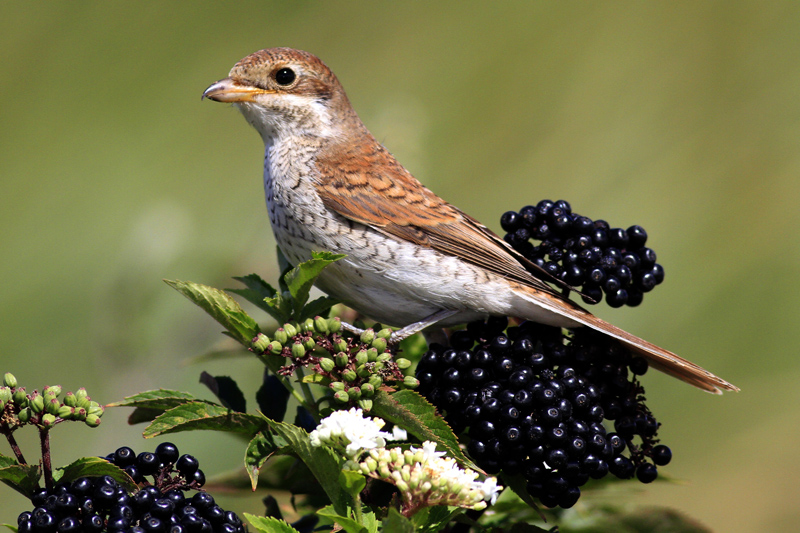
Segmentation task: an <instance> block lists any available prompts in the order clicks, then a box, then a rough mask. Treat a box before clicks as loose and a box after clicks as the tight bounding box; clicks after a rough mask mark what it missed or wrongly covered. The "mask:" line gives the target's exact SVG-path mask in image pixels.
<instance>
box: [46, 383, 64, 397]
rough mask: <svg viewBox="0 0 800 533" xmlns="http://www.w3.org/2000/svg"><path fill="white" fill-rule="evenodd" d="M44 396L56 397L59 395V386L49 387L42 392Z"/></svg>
mask: <svg viewBox="0 0 800 533" xmlns="http://www.w3.org/2000/svg"><path fill="white" fill-rule="evenodd" d="M42 394H44V395H45V396H58V395H59V394H61V385H50V386H49V387H45V388H44V389H43V390H42Z"/></svg>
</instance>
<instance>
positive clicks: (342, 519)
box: [317, 505, 390, 533]
mask: <svg viewBox="0 0 800 533" xmlns="http://www.w3.org/2000/svg"><path fill="white" fill-rule="evenodd" d="M317 514H318V515H319V516H324V517H325V518H328V519H329V520H333V521H334V522H335V523H336V524H338V525H340V526H341V527H342V529H343V530H344V531H347V533H363V532H367V531H368V530H367V528H366V527H365V526H364V525H362V524H359V523H358V522H356V521H355V520H353V519H352V518H348V517H346V516H343V515H342V514H340V513H337V512H336V511H335V510H334V509H333V507H331V506H330V505H329V506H327V507H323V508H322V509H320V510H319V511H317ZM386 531H387V532H388V531H390V530H386Z"/></svg>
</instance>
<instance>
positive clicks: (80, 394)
mask: <svg viewBox="0 0 800 533" xmlns="http://www.w3.org/2000/svg"><path fill="white" fill-rule="evenodd" d="M75 396H77V397H78V399H81V398H86V397H88V396H89V394H88V393H87V392H86V389H84V388H83V387H81V388H80V389H78V390H76V391H75Z"/></svg>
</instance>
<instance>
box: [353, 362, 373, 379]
mask: <svg viewBox="0 0 800 533" xmlns="http://www.w3.org/2000/svg"><path fill="white" fill-rule="evenodd" d="M356 374H357V375H358V377H360V378H361V379H368V378H369V377H370V376H371V375H372V370H371V369H370V368H369V367H368V366H367V365H361V366H359V367H358V368H356Z"/></svg>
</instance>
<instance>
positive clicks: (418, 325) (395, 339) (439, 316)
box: [389, 309, 458, 344]
mask: <svg viewBox="0 0 800 533" xmlns="http://www.w3.org/2000/svg"><path fill="white" fill-rule="evenodd" d="M456 313H458V311H457V310H455V309H442V310H441V311H437V312H435V313H433V314H432V315H431V316H429V317H427V318H423V319H422V320H420V321H419V322H414V323H413V324H409V325H408V326H406V327H404V328H403V329H398V330H397V331H395V332H394V333H392V336H391V337H389V344H397V343H399V342H400V341H402V340H403V339H407V338H408V337H410V336H411V335H413V334H415V333H419V332H420V331H422V330H423V329H425V328H428V327H430V326H432V325H434V324H436V323H437V322H439V321H442V320H444V319H445V318H448V317H451V316H453V315H454V314H456Z"/></svg>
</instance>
